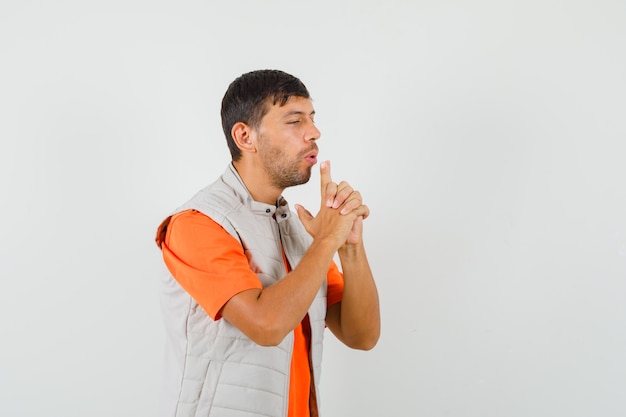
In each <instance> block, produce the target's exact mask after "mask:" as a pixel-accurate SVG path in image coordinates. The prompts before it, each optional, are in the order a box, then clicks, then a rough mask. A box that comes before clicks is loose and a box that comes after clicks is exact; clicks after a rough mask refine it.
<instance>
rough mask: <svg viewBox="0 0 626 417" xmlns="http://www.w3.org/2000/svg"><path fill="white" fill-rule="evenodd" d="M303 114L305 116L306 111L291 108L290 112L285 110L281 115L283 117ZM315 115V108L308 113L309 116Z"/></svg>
mask: <svg viewBox="0 0 626 417" xmlns="http://www.w3.org/2000/svg"><path fill="white" fill-rule="evenodd" d="M301 115H304V116H306V113H305V112H303V111H300V110H292V111H290V112H287V113H285V114H284V115H283V118H287V117H290V116H301ZM314 115H315V110H313V111H312V112H311V113H309V116H314Z"/></svg>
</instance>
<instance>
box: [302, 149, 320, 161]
mask: <svg viewBox="0 0 626 417" xmlns="http://www.w3.org/2000/svg"><path fill="white" fill-rule="evenodd" d="M304 159H305V160H306V161H307V162H308V163H310V164H311V165H315V164H316V163H317V149H314V150H312V151H310V152H308V153H306V154H305V155H304Z"/></svg>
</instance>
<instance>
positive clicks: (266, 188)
mask: <svg viewBox="0 0 626 417" xmlns="http://www.w3.org/2000/svg"><path fill="white" fill-rule="evenodd" d="M244 159H245V158H242V159H240V160H239V161H233V166H234V167H235V169H236V170H237V173H238V174H239V176H240V177H241V180H242V181H243V183H244V185H245V186H246V188H247V189H248V192H249V193H250V195H251V196H252V198H253V199H254V201H258V202H260V203H265V204H276V200H278V197H280V195H281V194H282V193H283V189H281V188H276V187H275V186H273V185H272V184H271V183H270V181H269V178H268V176H267V173H266V172H265V170H264V169H263V168H262V167H255V166H254V165H253V162H251V161H248V162H244Z"/></svg>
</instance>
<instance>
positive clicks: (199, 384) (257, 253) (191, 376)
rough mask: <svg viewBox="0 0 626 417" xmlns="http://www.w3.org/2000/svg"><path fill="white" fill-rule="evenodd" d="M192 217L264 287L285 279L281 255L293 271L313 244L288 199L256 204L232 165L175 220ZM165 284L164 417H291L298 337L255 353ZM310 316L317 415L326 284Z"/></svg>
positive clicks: (250, 345)
mask: <svg viewBox="0 0 626 417" xmlns="http://www.w3.org/2000/svg"><path fill="white" fill-rule="evenodd" d="M188 209H195V210H197V211H200V212H201V213H203V214H205V215H207V216H209V217H211V218H212V219H213V220H214V221H215V222H217V223H218V224H220V225H221V226H222V227H223V228H224V229H225V230H226V231H227V232H228V233H230V234H231V235H232V236H233V237H235V238H236V239H237V240H239V241H240V242H241V245H242V247H243V250H244V252H245V254H246V256H247V258H248V261H249V264H250V268H252V270H253V271H254V272H255V273H256V274H257V276H258V277H259V280H260V281H261V284H262V285H263V287H267V286H269V285H272V284H273V283H274V282H276V281H278V280H279V279H281V278H282V277H283V276H284V275H285V265H284V260H283V255H282V249H284V251H285V255H286V257H287V260H288V261H289V264H290V265H292V266H293V267H295V266H296V265H298V263H299V262H300V259H301V258H302V256H303V255H304V253H305V252H306V250H307V248H308V247H309V245H310V243H311V237H310V236H309V234H308V233H307V232H306V230H304V227H303V226H302V224H301V223H300V220H299V219H298V218H297V216H294V215H292V213H291V212H290V210H289V207H288V205H287V202H286V201H285V199H284V198H282V197H280V199H279V200H278V203H277V205H276V206H273V205H268V204H264V203H260V202H257V201H254V200H253V199H252V197H251V196H250V194H249V193H248V191H247V189H246V187H245V185H244V184H243V181H242V180H241V178H240V177H239V175H238V174H237V171H236V170H235V168H234V167H233V166H232V164H230V165H229V166H228V168H227V169H226V171H225V172H224V174H223V175H222V176H221V177H220V178H219V179H218V180H217V181H216V182H214V183H213V184H211V185H209V186H208V187H206V188H204V189H202V190H200V191H199V192H198V193H197V194H196V195H195V196H194V197H193V198H191V200H189V201H188V202H187V203H185V204H184V205H182V206H181V207H179V208H178V209H176V210H175V211H174V214H175V213H178V212H181V211H184V210H188ZM166 221H167V219H166ZM165 224H166V223H165ZM281 243H282V249H281ZM163 279H164V282H163V284H164V285H163V286H162V293H161V305H162V309H163V316H164V320H165V326H166V361H165V365H166V368H165V380H164V386H163V395H162V398H161V401H162V406H161V408H160V412H161V413H162V414H161V415H163V416H168V417H174V416H176V417H222V416H224V417H226V416H227V417H256V416H259V417H261V416H262V417H286V416H287V403H288V397H289V395H288V393H289V373H290V365H291V355H292V348H293V340H294V336H293V332H291V333H290V334H288V335H287V336H286V337H285V339H284V340H283V341H282V342H281V343H280V344H279V345H278V346H270V347H264V346H260V345H257V344H256V343H254V342H253V341H252V340H250V339H249V338H248V337H247V336H246V335H244V334H243V333H242V332H241V331H240V330H239V329H237V328H236V327H235V326H233V325H231V324H230V323H228V321H226V320H225V319H223V318H220V319H219V320H216V321H214V320H212V319H211V318H210V317H209V316H208V315H207V314H206V312H205V311H204V310H203V309H202V307H200V306H199V305H198V304H197V303H196V302H195V300H194V299H193V298H192V297H191V296H190V295H189V294H188V293H187V292H186V291H185V290H183V288H182V287H181V286H180V285H179V284H178V283H177V282H176V280H175V279H174V278H173V277H172V276H171V274H166V275H165V276H164V277H163ZM308 314H309V320H310V323H311V351H310V356H311V364H312V369H313V381H312V384H313V386H314V387H315V393H316V398H317V404H318V408H319V405H320V401H319V390H318V384H319V379H320V368H321V366H320V365H321V360H322V339H323V335H324V329H325V317H326V283H324V284H323V285H322V286H321V288H320V290H319V291H318V293H317V296H316V298H315V300H314V301H313V303H312V305H311V307H310V308H309V311H308Z"/></svg>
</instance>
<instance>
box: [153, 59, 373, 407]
mask: <svg viewBox="0 0 626 417" xmlns="http://www.w3.org/2000/svg"><path fill="white" fill-rule="evenodd" d="M314 116H315V111H314V110H313V105H312V103H311V100H310V97H309V92H308V91H307V89H306V87H305V86H304V84H302V82H301V81H300V80H299V79H297V78H295V77H293V76H291V75H289V74H286V73H284V72H282V71H277V70H260V71H253V72H250V73H247V74H243V75H242V76H240V77H239V78H237V79H236V80H235V81H233V82H232V83H231V85H230V86H229V88H228V90H227V91H226V94H225V95H224V98H223V101H222V125H223V128H224V133H225V135H226V140H227V143H228V147H229V149H230V152H231V155H232V162H231V163H230V164H229V165H228V167H227V168H226V171H225V172H224V174H223V175H222V176H221V177H220V178H219V179H218V180H217V181H216V182H214V183H213V184H211V185H209V186H208V187H206V188H204V189H203V190H201V191H200V192H198V193H197V194H196V195H195V196H194V197H193V198H191V200H189V201H188V202H187V203H185V204H184V205H182V206H181V207H179V208H178V209H176V210H175V212H174V214H173V215H172V216H169V217H167V218H166V219H165V220H164V221H163V223H162V224H161V226H160V227H159V229H158V231H157V238H156V241H157V244H158V245H159V247H160V248H161V250H162V252H163V259H164V261H165V264H166V265H167V267H168V269H169V271H170V272H171V277H167V278H166V282H165V285H164V291H163V298H162V305H163V310H164V318H165V323H166V337H167V343H166V357H167V360H166V365H167V375H166V380H165V390H164V394H163V398H162V400H163V406H162V409H161V411H162V414H163V416H171V417H173V416H202V417H209V416H211V417H220V416H224V417H226V416H227V417H237V416H241V417H253V416H264V417H267V416H275V417H287V416H288V417H305V416H306V417H309V416H316V415H318V406H317V405H318V399H319V392H318V383H319V376H320V365H321V353H322V338H323V333H324V330H325V328H326V327H328V328H329V329H330V330H331V331H332V332H333V334H334V335H335V336H336V337H337V338H338V339H339V340H341V341H342V342H343V343H345V344H346V345H347V346H349V347H351V348H354V349H371V348H373V347H374V345H375V344H376V343H377V341H378V337H379V334H380V315H379V307H378V295H377V291H376V285H375V283H374V279H373V277H372V272H371V270H370V267H369V265H368V262H367V258H366V254H365V248H364V245H363V241H362V226H363V220H364V219H365V218H366V217H367V216H368V215H369V209H368V208H367V206H365V205H363V203H362V200H361V195H360V193H359V192H358V191H355V190H353V189H352V187H351V186H350V185H349V184H348V183H347V182H343V181H342V182H340V183H335V182H333V181H332V178H331V174H330V163H329V162H321V163H320V174H321V204H320V206H321V207H320V210H319V212H318V213H317V215H315V216H313V215H312V214H311V213H310V212H309V211H308V210H306V209H305V208H303V207H301V206H297V205H296V210H297V218H296V216H294V215H293V214H292V212H291V211H290V209H289V206H288V205H287V202H286V201H285V199H284V198H283V197H282V196H281V194H282V192H283V190H284V189H285V188H287V187H291V186H294V185H299V184H303V183H306V182H307V181H308V180H309V178H310V175H311V169H312V167H313V166H314V165H315V164H316V163H317V153H318V148H317V140H318V139H319V137H320V132H319V130H318V129H317V127H315V124H314ZM335 253H338V255H339V260H340V261H341V272H340V270H339V268H338V267H337V265H335V263H334V262H333V257H334V255H335Z"/></svg>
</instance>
